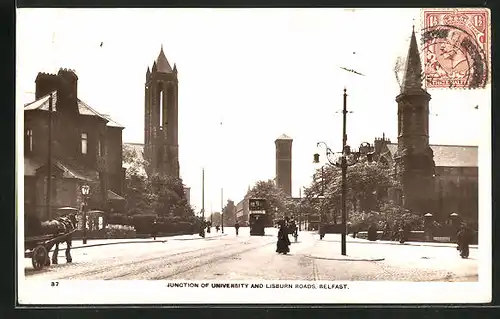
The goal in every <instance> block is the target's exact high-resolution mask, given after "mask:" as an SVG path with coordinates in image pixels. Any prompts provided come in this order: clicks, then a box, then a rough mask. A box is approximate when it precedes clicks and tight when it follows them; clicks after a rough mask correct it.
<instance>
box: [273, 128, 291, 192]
mask: <svg viewBox="0 0 500 319" xmlns="http://www.w3.org/2000/svg"><path fill="white" fill-rule="evenodd" d="M292 142H293V139H292V138H291V137H289V136H287V135H285V134H283V135H281V136H280V137H278V138H277V139H276V140H275V141H274V143H275V145H276V185H277V186H278V187H280V188H281V189H283V191H284V192H285V194H286V195H287V196H289V197H291V196H292Z"/></svg>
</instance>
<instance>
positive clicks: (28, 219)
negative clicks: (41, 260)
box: [24, 212, 78, 266]
mask: <svg viewBox="0 0 500 319" xmlns="http://www.w3.org/2000/svg"><path fill="white" fill-rule="evenodd" d="M24 220H25V231H24V235H25V236H26V237H28V236H38V235H57V234H61V233H64V234H67V235H66V236H63V237H62V238H61V240H59V241H57V242H55V243H54V244H53V245H55V248H54V252H53V253H52V264H54V265H56V264H57V263H58V262H57V256H58V254H59V244H60V243H63V242H66V262H67V263H71V262H72V261H73V258H72V257H71V242H72V235H71V232H72V231H73V230H75V229H76V228H77V227H78V220H77V218H76V213H74V212H73V213H70V214H67V215H65V216H61V217H57V218H55V219H53V220H48V221H44V222H41V221H40V219H39V218H38V217H37V216H36V215H34V214H25V218H24ZM53 245H51V246H50V247H47V250H48V251H50V250H51V249H52V247H53ZM50 261H51V260H50V259H49V258H47V260H46V261H45V266H49V265H50Z"/></svg>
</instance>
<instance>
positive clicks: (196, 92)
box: [17, 9, 491, 212]
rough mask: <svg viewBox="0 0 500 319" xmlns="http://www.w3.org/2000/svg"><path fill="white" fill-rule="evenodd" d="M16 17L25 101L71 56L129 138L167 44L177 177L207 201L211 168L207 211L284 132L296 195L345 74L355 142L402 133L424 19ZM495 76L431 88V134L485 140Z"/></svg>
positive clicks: (247, 179)
mask: <svg viewBox="0 0 500 319" xmlns="http://www.w3.org/2000/svg"><path fill="white" fill-rule="evenodd" d="M17 19H18V20H17V21H18V30H17V35H18V40H17V96H18V100H17V109H18V112H19V114H22V106H23V105H24V104H25V103H28V102H31V101H33V100H34V91H35V83H34V81H35V77H36V75H37V73H38V72H41V71H43V72H56V71H57V70H58V69H59V68H60V67H64V68H69V69H74V70H75V71H76V73H77V75H78V77H79V80H78V96H79V98H80V99H81V100H83V101H85V102H86V103H87V104H89V105H90V106H91V107H93V108H94V109H96V110H97V111H99V112H101V113H103V114H109V115H110V116H111V117H112V118H113V119H114V120H115V121H117V122H118V123H120V124H122V125H123V126H125V129H124V131H123V140H124V142H135V143H143V141H144V131H143V129H144V85H145V84H144V82H145V73H146V70H147V68H148V66H149V67H151V66H152V64H153V61H154V60H155V59H156V58H157V56H158V54H159V52H160V47H161V45H163V48H164V52H165V55H166V56H167V59H168V60H169V62H170V64H171V65H172V66H173V64H174V63H175V64H176V65H177V68H178V72H179V73H178V78H179V101H178V105H179V162H180V173H181V177H182V179H183V181H184V183H185V184H186V185H187V186H188V187H191V204H192V206H193V207H194V208H195V209H196V210H197V211H199V210H200V209H201V207H202V200H201V197H202V177H201V176H202V168H204V169H205V203H204V205H205V211H206V212H210V211H214V212H215V211H219V210H220V207H221V188H223V189H224V192H223V193H224V194H223V195H224V196H223V201H224V203H225V202H226V200H227V199H232V200H234V201H235V202H236V203H237V202H238V201H240V200H241V199H242V198H243V196H244V194H245V193H246V191H247V189H248V187H249V186H252V185H254V184H255V182H256V181H258V180H267V179H272V178H274V177H275V144H274V141H275V139H276V138H277V137H278V136H280V135H281V134H286V135H288V136H290V137H292V138H293V148H292V149H293V151H292V152H293V159H292V195H293V196H296V197H298V196H299V189H300V188H301V187H305V186H307V185H309V184H310V182H311V175H312V173H313V171H314V169H315V166H314V165H313V164H312V158H313V154H314V153H316V152H318V149H317V148H316V143H317V142H319V141H324V142H326V143H327V144H328V145H329V146H330V148H332V149H333V150H336V151H337V150H338V151H340V149H341V142H342V140H341V139H342V135H341V134H342V133H341V132H342V114H341V113H340V112H339V111H340V110H341V108H342V94H343V89H344V87H345V88H346V89H347V92H348V100H347V106H348V109H349V110H350V111H352V113H349V115H348V119H347V135H348V144H349V145H351V146H353V147H357V146H359V144H360V143H361V142H365V141H366V142H373V140H374V138H375V137H381V136H382V134H385V136H386V137H388V138H390V139H391V141H393V142H396V141H397V137H396V133H397V132H396V130H397V104H396V102H395V97H396V95H398V93H399V87H398V84H397V81H396V77H395V74H394V65H395V62H396V59H397V58H398V57H400V58H406V53H407V51H408V46H409V41H410V36H411V30H412V26H413V25H415V30H419V28H420V26H421V24H420V10H419V9H404V10H403V9H356V10H348V9H153V10H146V9H143V10H139V9H134V10H131V9H21V10H18V17H17ZM418 37H419V34H418V33H417V38H418ZM101 43H102V44H103V45H102V46H101V45H100V44H101ZM341 66H342V67H347V68H350V69H355V70H357V71H359V72H361V73H363V74H365V75H366V76H358V75H354V74H353V73H349V72H346V71H344V70H342V69H341V68H340V67H341ZM489 90H490V88H489V86H488V87H487V88H486V89H481V90H458V89H429V90H428V91H429V93H430V94H431V95H432V100H431V102H430V109H431V110H430V113H431V115H430V142H431V144H451V145H480V144H481V143H485V136H486V137H488V138H489V134H490V133H489V131H486V130H489V127H490V125H489V124H488V123H489V122H487V121H489V113H490V107H491V102H490V91H489ZM476 105H479V109H475V108H474V107H475V106H476ZM20 118H21V119H22V115H21V117H20ZM221 123H222V124H221ZM481 145H483V144H481ZM321 152H323V151H321ZM321 152H320V154H322V158H324V152H323V153H321ZM480 152H481V148H480Z"/></svg>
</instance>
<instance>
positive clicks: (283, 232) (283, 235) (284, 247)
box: [276, 223, 290, 254]
mask: <svg viewBox="0 0 500 319" xmlns="http://www.w3.org/2000/svg"><path fill="white" fill-rule="evenodd" d="M289 246H290V239H289V238H288V231H287V227H286V225H285V224H284V223H281V224H280V229H279V231H278V242H277V243H276V252H277V253H279V254H287V253H289V252H290V247H289Z"/></svg>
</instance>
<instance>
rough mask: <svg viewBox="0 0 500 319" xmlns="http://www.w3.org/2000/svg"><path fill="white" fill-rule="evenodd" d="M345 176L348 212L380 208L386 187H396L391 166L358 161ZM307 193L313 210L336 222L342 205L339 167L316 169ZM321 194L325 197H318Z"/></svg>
mask: <svg viewBox="0 0 500 319" xmlns="http://www.w3.org/2000/svg"><path fill="white" fill-rule="evenodd" d="M346 177H347V178H346V191H347V193H346V206H347V208H348V210H349V212H350V213H349V214H351V213H353V212H360V213H369V212H371V211H379V210H380V208H381V205H382V204H383V203H384V200H386V199H387V198H386V197H387V196H386V194H387V189H388V188H390V187H393V186H395V180H394V179H393V178H392V177H391V175H390V171H389V169H387V168H385V167H384V166H383V165H380V164H377V163H368V162H359V163H357V164H355V165H353V166H350V167H348V169H347V176H346ZM304 193H305V195H306V205H308V206H310V207H311V208H312V210H313V211H316V212H323V213H324V215H325V216H324V218H326V220H329V219H330V220H331V221H332V222H333V223H337V221H338V219H339V217H340V213H341V204H342V174H341V170H340V168H338V167H336V166H326V167H323V169H319V170H317V171H316V173H315V174H314V176H313V182H312V183H311V185H310V186H309V187H308V188H306V189H305V191H304ZM322 196H324V198H323V199H321V200H318V198H321V197H322ZM315 199H316V200H315ZM323 220H324V219H323Z"/></svg>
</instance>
